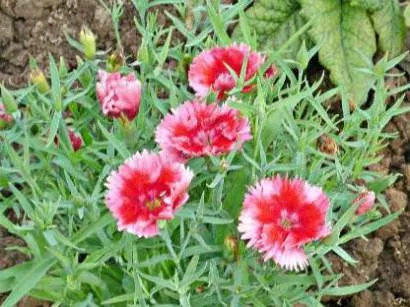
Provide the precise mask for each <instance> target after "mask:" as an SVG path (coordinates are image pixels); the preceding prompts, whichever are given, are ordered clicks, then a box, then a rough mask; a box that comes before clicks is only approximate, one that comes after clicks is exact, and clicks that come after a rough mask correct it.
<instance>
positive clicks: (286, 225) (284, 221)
mask: <svg viewBox="0 0 410 307" xmlns="http://www.w3.org/2000/svg"><path fill="white" fill-rule="evenodd" d="M280 225H281V226H282V227H283V228H285V229H286V230H289V229H290V228H292V226H293V223H292V221H291V220H289V219H287V218H284V219H282V221H281V222H280Z"/></svg>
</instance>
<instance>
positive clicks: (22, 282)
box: [2, 255, 56, 307]
mask: <svg viewBox="0 0 410 307" xmlns="http://www.w3.org/2000/svg"><path fill="white" fill-rule="evenodd" d="M55 261H56V260H55V259H53V257H52V256H50V255H48V256H45V257H44V258H43V259H38V260H37V261H36V262H34V265H33V267H32V268H31V269H30V270H29V271H28V272H27V273H26V274H25V275H24V276H22V277H21V278H19V279H18V280H17V282H16V284H15V285H14V287H13V290H12V291H11V293H10V294H9V296H8V297H7V299H6V300H5V301H4V302H3V305H2V307H13V306H15V304H17V303H18V301H20V299H21V298H22V297H23V296H24V295H26V294H27V293H28V292H29V291H30V290H31V289H32V288H34V287H35V286H36V284H37V282H38V281H39V280H40V279H41V278H43V276H44V275H45V274H46V273H47V271H48V270H49V269H50V268H51V267H52V266H53V265H54V263H55Z"/></svg>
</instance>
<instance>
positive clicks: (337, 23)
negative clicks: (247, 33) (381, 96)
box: [234, 0, 405, 104]
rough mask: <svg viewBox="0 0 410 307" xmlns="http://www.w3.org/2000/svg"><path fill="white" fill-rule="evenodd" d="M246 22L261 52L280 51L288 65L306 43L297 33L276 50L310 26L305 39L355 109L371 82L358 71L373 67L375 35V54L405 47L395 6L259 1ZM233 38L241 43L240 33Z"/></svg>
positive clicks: (372, 1)
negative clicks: (287, 45) (309, 24)
mask: <svg viewBox="0 0 410 307" xmlns="http://www.w3.org/2000/svg"><path fill="white" fill-rule="evenodd" d="M246 16H247V18H248V22H249V24H250V25H251V26H252V29H253V30H254V32H255V33H256V34H257V38H258V42H259V46H260V47H261V48H264V49H265V50H267V51H271V50H272V48H274V49H276V50H280V51H281V53H282V54H285V56H286V57H289V58H291V59H297V54H298V50H299V48H300V47H301V42H302V41H303V40H306V41H307V42H309V40H308V39H307V38H306V37H305V36H304V34H303V33H299V35H297V37H294V39H293V42H292V44H291V45H290V46H289V48H287V49H286V50H287V51H288V52H286V50H281V45H282V44H283V43H284V42H285V41H286V40H287V39H290V38H292V37H293V36H294V35H295V34H296V33H298V30H300V29H301V27H302V25H304V24H306V22H309V21H310V23H311V29H310V31H309V37H310V38H311V39H312V40H313V41H314V42H315V43H316V44H318V45H319V47H320V51H319V60H320V62H321V63H322V64H323V66H325V67H326V68H327V69H328V70H329V71H330V75H331V79H332V81H333V82H334V83H335V84H336V85H340V86H341V87H342V88H343V90H344V91H346V92H347V93H348V94H349V95H350V97H351V99H352V100H353V101H355V102H356V103H357V104H361V103H363V102H364V101H365V100H366V98H367V93H368V90H369V89H370V84H371V82H372V80H371V76H369V75H366V74H365V73H363V68H369V66H370V65H371V63H372V62H373V56H374V54H375V52H376V49H377V46H376V34H377V36H378V46H379V49H380V50H381V51H383V52H385V53H387V54H388V55H389V56H390V57H391V58H392V57H395V56H397V55H399V54H400V52H402V51H403V47H404V40H405V24H404V17H403V13H402V12H401V11H400V7H399V2H398V0H350V1H344V0H337V1H336V0H335V1H334V0H319V1H313V0H279V1H269V0H258V1H256V2H255V4H254V5H252V6H251V7H250V8H249V9H248V10H247V11H246ZM234 33H235V38H237V39H242V38H241V34H240V31H239V27H237V28H236V29H235V32H234Z"/></svg>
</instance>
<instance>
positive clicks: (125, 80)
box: [97, 70, 141, 120]
mask: <svg viewBox="0 0 410 307" xmlns="http://www.w3.org/2000/svg"><path fill="white" fill-rule="evenodd" d="M98 79H99V82H97V98H98V101H99V102H100V105H101V108H102V111H103V113H104V115H106V116H109V117H112V118H118V117H121V115H124V116H126V117H127V118H128V119H129V120H133V119H134V118H135V116H136V115H137V114H138V111H139V106H140V102H141V82H140V81H138V80H137V79H136V78H135V76H134V74H132V73H130V74H128V75H127V76H121V74H120V73H108V72H106V71H103V70H100V71H99V73H98Z"/></svg>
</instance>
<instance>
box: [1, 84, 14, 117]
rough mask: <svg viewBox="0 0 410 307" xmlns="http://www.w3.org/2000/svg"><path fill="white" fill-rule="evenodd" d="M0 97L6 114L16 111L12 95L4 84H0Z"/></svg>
mask: <svg viewBox="0 0 410 307" xmlns="http://www.w3.org/2000/svg"><path fill="white" fill-rule="evenodd" d="M0 88H1V98H2V101H3V104H4V107H5V109H6V112H7V113H8V114H12V113H14V112H16V111H17V102H16V100H15V99H14V97H13V95H11V93H10V92H9V91H8V89H6V87H5V86H3V85H1V86H0Z"/></svg>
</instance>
